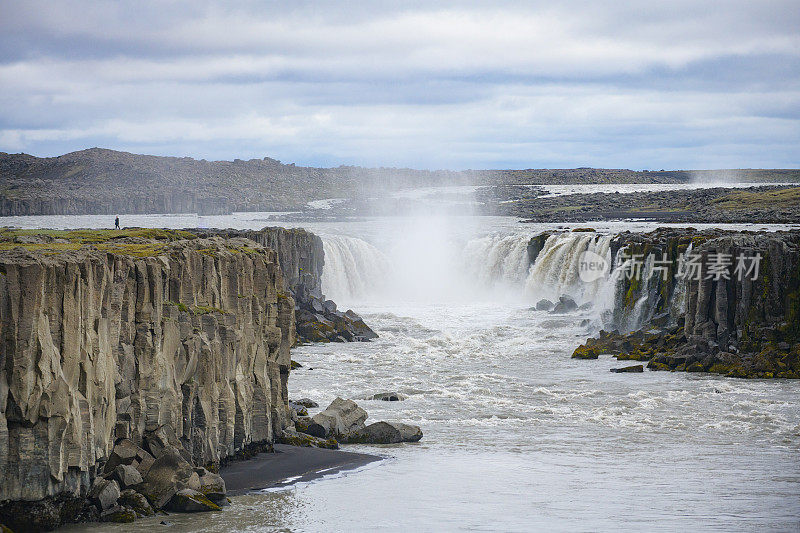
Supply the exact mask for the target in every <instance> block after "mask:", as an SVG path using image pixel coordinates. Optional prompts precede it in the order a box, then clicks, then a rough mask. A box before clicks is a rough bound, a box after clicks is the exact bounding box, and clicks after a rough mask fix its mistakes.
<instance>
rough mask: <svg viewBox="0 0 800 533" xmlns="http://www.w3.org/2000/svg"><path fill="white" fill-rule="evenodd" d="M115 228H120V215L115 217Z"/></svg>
mask: <svg viewBox="0 0 800 533" xmlns="http://www.w3.org/2000/svg"><path fill="white" fill-rule="evenodd" d="M114 229H119V215H117V218H115V219H114Z"/></svg>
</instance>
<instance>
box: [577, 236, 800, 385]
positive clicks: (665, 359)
mask: <svg viewBox="0 0 800 533" xmlns="http://www.w3.org/2000/svg"><path fill="white" fill-rule="evenodd" d="M623 248H624V249H626V250H629V251H630V252H633V253H639V254H641V255H642V257H643V258H644V259H645V260H646V258H647V257H648V256H651V255H653V256H655V257H657V258H658V259H659V260H660V259H661V258H662V257H666V258H667V259H669V260H671V261H670V264H671V265H672V266H670V268H669V270H668V272H667V274H668V275H667V276H665V277H663V278H662V277H661V276H659V275H656V276H654V277H651V278H650V280H649V281H637V280H636V279H631V280H626V279H624V278H623V279H622V280H621V281H620V284H619V285H618V286H617V291H616V292H617V301H616V302H615V305H614V315H615V316H614V319H613V322H614V323H616V324H625V323H630V320H627V319H629V318H630V316H629V313H631V312H633V311H636V312H637V313H639V314H640V316H639V317H638V321H637V322H636V323H637V328H636V330H635V331H633V332H631V333H628V334H625V333H624V330H623V333H622V334H620V333H619V332H605V331H603V332H601V333H600V335H599V336H598V338H596V339H589V341H587V343H586V345H584V346H581V347H579V348H578V349H577V350H576V351H575V355H574V356H573V357H583V358H586V357H584V356H585V355H586V354H599V353H611V354H614V355H615V356H616V357H617V358H618V359H625V360H638V361H648V365H647V366H648V368H650V369H652V370H687V371H693V372H697V371H705V372H714V373H719V374H725V375H729V376H732V377H760V378H772V377H783V378H800V231H797V230H793V231H783V232H775V233H764V232H762V233H734V232H725V231H721V230H710V231H704V232H697V231H695V230H674V229H673V230H662V231H657V232H653V233H649V234H644V235H636V234H622V235H620V236H618V237H617V238H616V239H615V241H614V243H612V249H614V252H615V253H616V251H618V250H621V249H623ZM684 252H689V253H691V254H692V255H693V256H694V257H697V258H699V259H697V260H696V263H697V264H699V265H700V267H699V275H694V274H692V275H690V276H689V277H688V279H687V280H685V281H684V282H681V281H680V280H679V278H676V277H675V274H676V271H675V269H676V268H678V266H677V265H679V262H678V261H677V260H676V259H677V257H678V255H679V254H681V253H684ZM740 256H741V257H743V258H755V257H760V260H759V265H758V272H750V273H747V272H744V273H743V274H744V275H742V276H740V275H739V273H738V272H737V270H736V269H737V264H739V263H738V260H737V258H738V257H740ZM719 258H723V259H726V261H722V262H724V263H726V266H724V267H712V266H709V265H714V264H715V262H716V264H719V262H717V260H718V259H719ZM742 264H743V265H745V267H746V268H749V267H750V266H752V265H753V261H752V259H751V260H750V261H746V260H745V261H743V263H742ZM640 302H645V305H642V304H641V303H640Z"/></svg>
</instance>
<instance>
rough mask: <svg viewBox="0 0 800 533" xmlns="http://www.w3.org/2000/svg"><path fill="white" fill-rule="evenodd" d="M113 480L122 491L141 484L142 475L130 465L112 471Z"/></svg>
mask: <svg viewBox="0 0 800 533" xmlns="http://www.w3.org/2000/svg"><path fill="white" fill-rule="evenodd" d="M114 479H116V480H117V481H118V482H119V486H120V487H122V488H123V489H125V488H128V487H130V486H133V485H138V484H139V483H141V482H142V475H141V474H140V473H139V471H138V470H136V468H134V467H132V466H131V465H119V466H117V468H115V469H114Z"/></svg>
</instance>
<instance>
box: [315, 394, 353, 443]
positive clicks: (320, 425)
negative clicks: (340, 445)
mask: <svg viewBox="0 0 800 533" xmlns="http://www.w3.org/2000/svg"><path fill="white" fill-rule="evenodd" d="M366 419H367V412H366V411H364V410H363V409H362V408H360V407H359V406H358V405H357V404H356V402H354V401H353V400H344V399H342V398H336V399H335V400H333V402H331V404H330V405H329V406H328V407H327V408H325V410H324V411H321V412H319V413H317V414H316V415H314V416H313V417H311V424H309V426H308V434H309V435H313V436H315V437H319V438H328V437H335V438H339V437H343V436H346V435H349V434H351V433H353V432H355V431H358V430H359V429H361V428H363V427H364V421H365V420H366Z"/></svg>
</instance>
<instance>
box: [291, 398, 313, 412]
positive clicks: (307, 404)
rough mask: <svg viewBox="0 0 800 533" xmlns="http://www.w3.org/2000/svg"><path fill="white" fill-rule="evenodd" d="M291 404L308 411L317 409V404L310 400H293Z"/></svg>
mask: <svg viewBox="0 0 800 533" xmlns="http://www.w3.org/2000/svg"><path fill="white" fill-rule="evenodd" d="M293 402H294V403H296V404H297V405H302V406H303V407H306V408H308V409H311V408H314V407H319V404H318V403H317V402H315V401H314V400H312V399H310V398H300V399H299V400H293Z"/></svg>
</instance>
